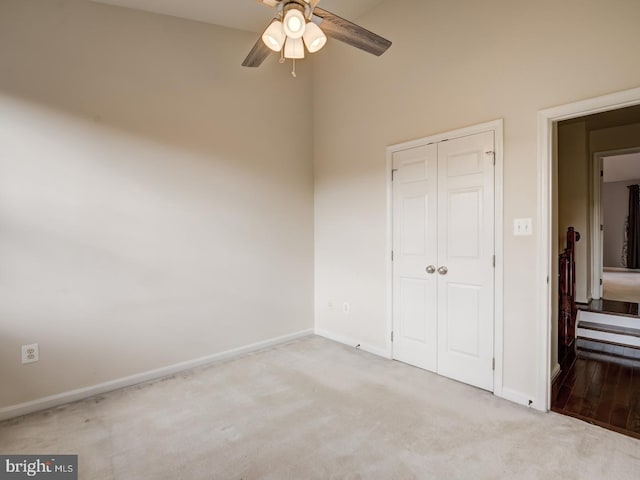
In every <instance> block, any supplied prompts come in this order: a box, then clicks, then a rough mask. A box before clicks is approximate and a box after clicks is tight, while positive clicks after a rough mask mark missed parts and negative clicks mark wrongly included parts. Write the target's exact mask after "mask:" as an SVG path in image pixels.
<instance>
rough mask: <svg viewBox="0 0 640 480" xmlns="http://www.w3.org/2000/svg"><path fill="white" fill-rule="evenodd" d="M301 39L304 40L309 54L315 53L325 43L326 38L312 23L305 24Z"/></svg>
mask: <svg viewBox="0 0 640 480" xmlns="http://www.w3.org/2000/svg"><path fill="white" fill-rule="evenodd" d="M302 38H304V44H305V45H306V46H307V50H309V53H316V52H317V51H318V50H320V49H321V48H322V47H324V46H325V44H326V43H327V36H326V35H325V34H324V32H323V31H322V30H320V27H318V26H317V25H316V24H315V23H313V22H309V23H308V24H307V28H306V29H305V31H304V35H303V36H302Z"/></svg>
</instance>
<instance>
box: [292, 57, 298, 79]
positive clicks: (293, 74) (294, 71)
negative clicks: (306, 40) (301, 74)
mask: <svg viewBox="0 0 640 480" xmlns="http://www.w3.org/2000/svg"><path fill="white" fill-rule="evenodd" d="M291 76H292V77H293V78H296V77H297V75H296V59H295V58H294V59H293V70H292V71H291Z"/></svg>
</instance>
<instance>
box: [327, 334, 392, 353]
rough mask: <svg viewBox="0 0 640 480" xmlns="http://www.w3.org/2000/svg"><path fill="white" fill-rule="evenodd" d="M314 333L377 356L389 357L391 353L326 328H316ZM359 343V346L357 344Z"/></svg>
mask: <svg viewBox="0 0 640 480" xmlns="http://www.w3.org/2000/svg"><path fill="white" fill-rule="evenodd" d="M315 334H316V335H318V336H319V337H324V338H328V339H329V340H333V341H334V342H338V343H343V344H344V345H349V346H350V347H357V348H359V349H360V350H364V351H365V352H369V353H372V354H374V355H377V356H379V357H384V358H389V359H390V358H391V355H390V353H389V352H388V351H386V350H384V349H382V348H378V347H374V346H372V345H367V344H366V343H362V342H359V341H358V340H354V339H353V338H348V337H345V336H343V335H339V334H337V333H333V332H329V331H328V330H322V329H318V328H316V330H315ZM358 345H359V346H358Z"/></svg>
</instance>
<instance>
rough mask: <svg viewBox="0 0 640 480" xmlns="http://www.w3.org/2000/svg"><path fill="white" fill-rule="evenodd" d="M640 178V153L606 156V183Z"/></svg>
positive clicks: (604, 179)
mask: <svg viewBox="0 0 640 480" xmlns="http://www.w3.org/2000/svg"><path fill="white" fill-rule="evenodd" d="M638 179H640V153H630V154H627V155H615V156H613V157H605V158H604V178H603V181H604V182H605V183H609V182H624V181H626V180H638Z"/></svg>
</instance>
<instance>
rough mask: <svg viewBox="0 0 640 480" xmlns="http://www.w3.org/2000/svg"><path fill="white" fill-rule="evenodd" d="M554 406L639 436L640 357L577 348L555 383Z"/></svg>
mask: <svg viewBox="0 0 640 480" xmlns="http://www.w3.org/2000/svg"><path fill="white" fill-rule="evenodd" d="M551 410H553V411H554V412H558V413H562V414H565V415H570V416H572V417H576V418H579V419H581V420H585V421H587V422H590V423H594V424H597V425H600V426H602V427H604V428H608V429H610V430H615V431H617V432H619V433H623V434H625V435H629V436H631V437H635V438H640V360H638V359H634V358H627V359H615V358H610V357H606V356H604V355H599V354H590V353H588V352H578V354H577V357H576V360H575V362H574V364H573V366H572V367H571V368H569V369H568V370H567V371H566V373H565V374H564V375H561V377H560V378H559V379H558V380H557V382H556V384H555V385H554V393H553V402H552V407H551Z"/></svg>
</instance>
